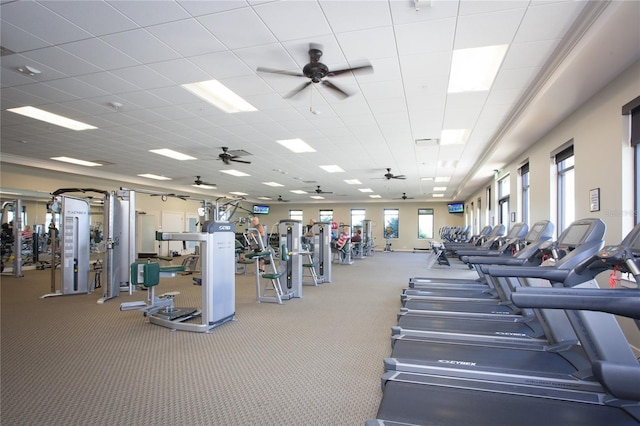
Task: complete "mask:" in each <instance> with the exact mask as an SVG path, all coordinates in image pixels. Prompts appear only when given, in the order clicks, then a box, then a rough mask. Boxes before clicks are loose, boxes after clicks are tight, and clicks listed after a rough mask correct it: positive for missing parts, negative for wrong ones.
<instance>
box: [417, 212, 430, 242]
mask: <svg viewBox="0 0 640 426" xmlns="http://www.w3.org/2000/svg"><path fill="white" fill-rule="evenodd" d="M418 238H420V239H432V238H433V209H418Z"/></svg>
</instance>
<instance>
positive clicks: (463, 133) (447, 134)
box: [440, 129, 469, 145]
mask: <svg viewBox="0 0 640 426" xmlns="http://www.w3.org/2000/svg"><path fill="white" fill-rule="evenodd" d="M468 139H469V129H443V130H442V133H441V136H440V145H463V144H465V143H467V140H468Z"/></svg>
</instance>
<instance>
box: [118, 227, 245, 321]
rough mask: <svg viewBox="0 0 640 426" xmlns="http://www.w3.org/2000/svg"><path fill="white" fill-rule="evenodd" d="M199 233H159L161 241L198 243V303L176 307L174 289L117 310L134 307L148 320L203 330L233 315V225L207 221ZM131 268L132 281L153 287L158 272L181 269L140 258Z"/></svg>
mask: <svg viewBox="0 0 640 426" xmlns="http://www.w3.org/2000/svg"><path fill="white" fill-rule="evenodd" d="M202 228H203V230H202V232H200V233H170V232H163V233H159V235H158V237H159V238H160V239H161V240H162V241H197V242H199V243H200V246H201V256H202V257H201V259H202V280H201V287H202V292H201V298H202V307H201V308H200V309H197V308H176V307H175V306H174V304H173V299H174V296H175V295H176V293H168V294H165V295H162V296H160V297H155V293H153V295H152V296H150V298H149V304H147V305H145V304H144V302H143V303H140V302H129V303H123V304H121V305H120V309H121V310H131V309H138V310H142V311H143V312H144V313H145V316H146V317H148V318H149V322H151V323H152V324H156V325H160V326H163V327H167V328H170V329H172V330H181V331H192V332H197V333H207V332H209V331H210V330H211V329H212V328H214V327H217V326H219V325H221V324H223V323H225V322H227V321H231V320H233V319H234V318H235V309H236V307H235V271H234V257H235V226H234V225H233V223H230V222H217V221H208V222H205V223H204V224H203V227H202ZM134 265H135V267H134V269H133V271H132V272H134V273H139V274H140V278H138V277H136V282H142V283H143V284H144V285H145V286H146V287H149V288H151V289H152V290H153V287H155V286H156V285H157V284H158V283H159V279H160V277H161V276H163V274H164V275H169V276H173V275H175V273H176V272H178V271H180V270H183V269H184V267H183V266H169V267H160V266H159V265H158V264H157V263H151V262H149V263H148V265H155V266H146V265H145V264H144V262H142V263H141V264H140V263H138V264H135V263H134ZM197 317H199V318H200V323H193V322H186V321H187V320H189V319H192V318H197Z"/></svg>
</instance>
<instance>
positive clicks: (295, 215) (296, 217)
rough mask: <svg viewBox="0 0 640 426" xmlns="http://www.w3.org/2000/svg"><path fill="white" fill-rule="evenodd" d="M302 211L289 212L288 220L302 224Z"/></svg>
mask: <svg viewBox="0 0 640 426" xmlns="http://www.w3.org/2000/svg"><path fill="white" fill-rule="evenodd" d="M302 216H303V215H302V210H289V219H292V220H299V221H300V222H302V221H303V220H302Z"/></svg>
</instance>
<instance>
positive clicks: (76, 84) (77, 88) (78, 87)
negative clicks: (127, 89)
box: [47, 78, 107, 98]
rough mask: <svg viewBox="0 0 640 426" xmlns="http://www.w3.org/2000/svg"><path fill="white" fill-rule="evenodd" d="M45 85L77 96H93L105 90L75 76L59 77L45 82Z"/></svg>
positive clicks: (101, 93) (99, 94)
mask: <svg viewBox="0 0 640 426" xmlns="http://www.w3.org/2000/svg"><path fill="white" fill-rule="evenodd" d="M47 85H48V86H50V87H54V88H56V89H58V90H60V91H62V92H65V93H68V94H70V95H72V96H74V97H77V98H93V97H95V96H103V95H105V94H106V93H107V92H106V91H104V90H102V89H100V88H98V87H96V86H93V85H90V84H87V83H85V82H83V81H82V80H80V79H77V78H61V79H59V80H53V81H49V82H47Z"/></svg>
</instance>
